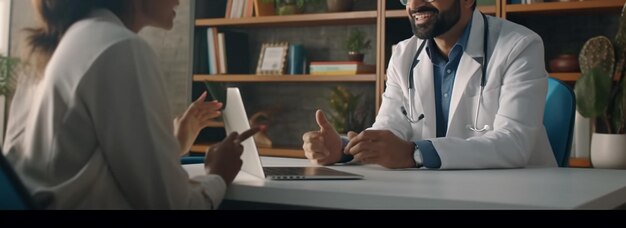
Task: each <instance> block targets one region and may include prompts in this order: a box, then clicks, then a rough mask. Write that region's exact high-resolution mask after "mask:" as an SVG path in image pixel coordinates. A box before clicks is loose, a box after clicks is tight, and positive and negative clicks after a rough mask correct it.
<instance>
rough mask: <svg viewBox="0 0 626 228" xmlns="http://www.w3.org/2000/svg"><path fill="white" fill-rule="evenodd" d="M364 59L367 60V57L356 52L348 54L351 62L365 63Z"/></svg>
mask: <svg viewBox="0 0 626 228" xmlns="http://www.w3.org/2000/svg"><path fill="white" fill-rule="evenodd" d="M363 58H365V55H364V54H363V53H358V52H354V51H350V52H348V59H349V60H350V61H356V62H363Z"/></svg>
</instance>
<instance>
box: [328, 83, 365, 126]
mask: <svg viewBox="0 0 626 228" xmlns="http://www.w3.org/2000/svg"><path fill="white" fill-rule="evenodd" d="M361 98H362V94H359V95H353V94H352V93H351V92H350V91H348V89H346V88H345V87H342V86H337V87H334V88H332V91H331V94H330V107H331V108H332V109H333V112H331V113H330V122H331V124H332V125H333V127H335V129H336V130H337V132H339V133H347V132H348V131H355V132H360V131H363V130H365V128H366V121H367V119H368V115H367V114H366V113H367V112H361V111H359V107H358V106H359V105H360V103H361Z"/></svg>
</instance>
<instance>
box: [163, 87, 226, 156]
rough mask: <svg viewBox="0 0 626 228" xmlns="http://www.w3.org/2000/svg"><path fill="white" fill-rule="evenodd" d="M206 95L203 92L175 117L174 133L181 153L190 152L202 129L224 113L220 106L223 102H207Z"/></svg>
mask: <svg viewBox="0 0 626 228" xmlns="http://www.w3.org/2000/svg"><path fill="white" fill-rule="evenodd" d="M206 97H207V92H204V93H202V95H200V97H198V99H197V100H195V101H194V102H192V103H191V105H189V107H188V108H187V110H186V111H185V113H183V115H181V116H179V117H176V118H175V119H174V135H175V136H176V138H177V139H178V143H179V144H180V149H181V152H180V154H181V155H183V154H186V153H187V152H189V150H190V149H191V146H192V145H193V142H194V141H195V140H196V138H197V137H198V134H199V133H200V130H202V129H204V128H206V127H208V126H209V124H210V123H211V122H212V121H211V120H212V119H214V118H216V117H218V116H220V115H221V114H222V113H221V112H220V108H222V105H223V104H222V103H220V102H218V101H210V102H206V101H204V99H206Z"/></svg>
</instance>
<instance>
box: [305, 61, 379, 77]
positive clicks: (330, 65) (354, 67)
mask: <svg viewBox="0 0 626 228" xmlns="http://www.w3.org/2000/svg"><path fill="white" fill-rule="evenodd" d="M310 71H311V74H313V75H352V74H370V73H376V65H373V64H365V63H363V62H354V61H345V62H311V65H310Z"/></svg>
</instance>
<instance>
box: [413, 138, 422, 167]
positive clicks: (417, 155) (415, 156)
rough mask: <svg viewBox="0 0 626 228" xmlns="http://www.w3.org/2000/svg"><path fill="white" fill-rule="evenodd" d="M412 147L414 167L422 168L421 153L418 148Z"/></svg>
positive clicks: (416, 146) (415, 145)
mask: <svg viewBox="0 0 626 228" xmlns="http://www.w3.org/2000/svg"><path fill="white" fill-rule="evenodd" d="M413 146H414V148H415V149H414V150H413V160H415V166H416V167H417V168H421V167H422V166H424V164H423V162H422V161H423V160H422V152H421V151H420V147H419V146H418V145H417V144H416V143H413Z"/></svg>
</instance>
